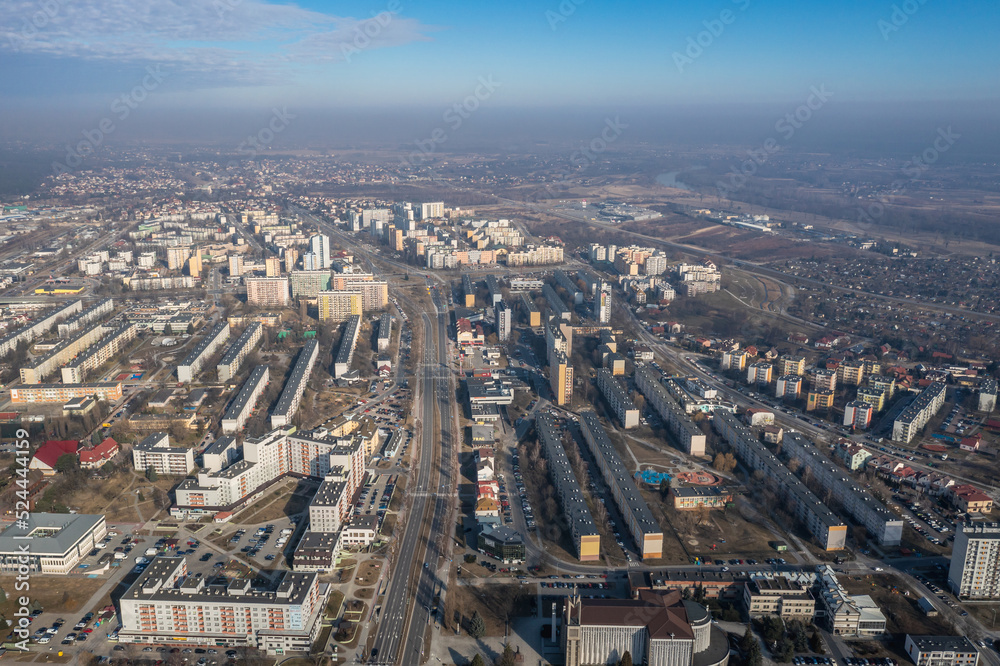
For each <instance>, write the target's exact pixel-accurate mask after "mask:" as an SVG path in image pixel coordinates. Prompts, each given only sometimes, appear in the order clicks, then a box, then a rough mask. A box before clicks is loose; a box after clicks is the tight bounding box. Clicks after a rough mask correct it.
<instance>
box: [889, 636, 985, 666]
mask: <svg viewBox="0 0 1000 666" xmlns="http://www.w3.org/2000/svg"><path fill="white" fill-rule="evenodd" d="M903 650H904V651H905V652H906V654H907V655H909V657H910V659H912V660H913V663H914V664H916V666H976V664H978V663H979V648H977V647H976V645H975V644H974V643H973V642H972V641H970V640H969V639H968V638H967V637H966V636H913V635H910V634H907V635H906V640H905V641H904V643H903ZM986 661H989V660H986Z"/></svg>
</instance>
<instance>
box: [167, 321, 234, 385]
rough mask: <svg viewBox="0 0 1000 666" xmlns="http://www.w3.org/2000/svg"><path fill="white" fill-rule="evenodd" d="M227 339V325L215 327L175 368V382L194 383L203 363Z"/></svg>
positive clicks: (223, 323) (224, 323) (225, 323)
mask: <svg viewBox="0 0 1000 666" xmlns="http://www.w3.org/2000/svg"><path fill="white" fill-rule="evenodd" d="M228 339H229V324H228V323H227V322H222V323H221V324H218V325H216V327H215V328H213V329H212V330H211V331H210V332H209V333H208V335H206V336H205V337H203V338H202V339H201V340H199V341H198V344H196V345H195V346H194V349H192V350H191V353H189V354H188V355H187V357H186V358H185V359H184V360H183V361H181V363H180V365H178V366H177V381H179V382H191V381H194V378H195V377H196V376H197V375H198V373H199V372H201V366H202V365H204V363H205V361H207V360H208V359H209V358H210V357H211V356H212V354H214V353H215V350H217V349H218V348H219V347H221V346H222V345H223V343H224V342H225V341H226V340H228Z"/></svg>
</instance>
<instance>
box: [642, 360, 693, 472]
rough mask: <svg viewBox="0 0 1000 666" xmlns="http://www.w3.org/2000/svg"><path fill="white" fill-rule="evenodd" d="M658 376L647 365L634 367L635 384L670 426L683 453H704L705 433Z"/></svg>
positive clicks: (659, 375) (657, 373) (658, 374)
mask: <svg viewBox="0 0 1000 666" xmlns="http://www.w3.org/2000/svg"><path fill="white" fill-rule="evenodd" d="M660 377H661V374H660V373H659V372H658V371H656V370H653V369H652V368H650V367H649V366H644V367H641V368H636V371H635V386H636V388H637V389H639V391H641V392H642V394H643V395H644V396H646V400H647V401H649V404H650V406H652V407H653V409H655V410H656V413H657V414H659V415H660V418H662V419H663V422H664V423H666V424H667V426H668V427H669V428H670V432H671V433H672V434H673V435H674V437H676V438H677V440H678V442H680V444H681V448H682V449H683V450H684V452H685V453H688V454H689V455H693V456H703V455H705V444H706V438H705V433H703V432H702V431H701V428H699V427H698V425H697V424H696V423H695V422H694V421H692V420H691V417H689V416H688V415H687V413H686V412H685V411H684V408H683V407H681V405H680V404H678V402H677V401H676V400H674V398H673V396H671V395H670V393H669V391H667V389H666V388H665V387H664V386H663V384H662V383H661V382H660Z"/></svg>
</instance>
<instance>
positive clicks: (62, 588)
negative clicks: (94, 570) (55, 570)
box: [0, 575, 104, 622]
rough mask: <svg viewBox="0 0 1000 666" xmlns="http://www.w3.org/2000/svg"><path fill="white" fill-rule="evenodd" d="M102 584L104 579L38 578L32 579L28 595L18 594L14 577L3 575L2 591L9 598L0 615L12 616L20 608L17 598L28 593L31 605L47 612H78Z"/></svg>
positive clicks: (1, 578)
mask: <svg viewBox="0 0 1000 666" xmlns="http://www.w3.org/2000/svg"><path fill="white" fill-rule="evenodd" d="M103 583H104V580H103V579H101V578H78V577H76V576H42V575H36V576H32V578H31V589H30V590H29V591H28V592H19V591H17V590H16V589H15V588H14V584H15V580H14V577H13V576H0V588H2V589H3V591H4V592H5V593H6V599H5V600H4V601H3V602H2V603H0V616H3V617H5V618H11V617H13V615H14V613H15V612H16V611H17V609H18V608H19V606H18V603H17V598H18V597H19V596H21V595H22V594H26V595H27V596H28V597H29V598H30V599H31V600H32V602H35V603H38V604H40V605H41V606H42V608H44V609H46V610H50V609H51V610H58V612H60V613H61V612H64V611H65V612H66V613H75V612H77V611H79V610H82V609H83V604H84V602H86V601H87V600H88V599H90V597H91V596H92V595H93V594H94V592H96V591H97V589H98V588H99V587H101V585H102V584H103ZM66 619H67V620H69V618H66ZM74 622H75V620H74Z"/></svg>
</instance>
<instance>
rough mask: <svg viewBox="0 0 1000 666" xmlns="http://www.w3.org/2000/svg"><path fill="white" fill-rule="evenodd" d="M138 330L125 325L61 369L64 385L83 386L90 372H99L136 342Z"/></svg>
mask: <svg viewBox="0 0 1000 666" xmlns="http://www.w3.org/2000/svg"><path fill="white" fill-rule="evenodd" d="M138 330H139V329H138V327H137V326H136V325H135V324H125V325H123V326H119V327H118V328H117V329H115V330H114V331H111V333H109V334H107V335H105V336H104V337H103V338H101V339H100V340H98V341H97V342H96V343H95V344H93V345H92V346H91V347H90V348H89V349H88V350H87V351H85V352H84V353H82V354H80V355H79V356H77V357H76V358H74V359H73V360H72V361H70V362H69V363H67V364H66V365H64V366H63V367H62V368H61V369H60V372H61V374H62V380H63V383H64V384H82V383H83V381H84V380H85V379H86V377H87V373H88V372H90V371H91V370H97V369H98V368H100V367H101V366H102V365H104V364H105V363H107V362H108V361H110V360H111V359H113V358H115V357H116V356H118V355H119V354H121V353H122V352H124V351H125V350H126V349H127V348H128V346H129V345H130V344H131V342H132V341H133V340H135V338H136V335H137V334H138Z"/></svg>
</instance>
